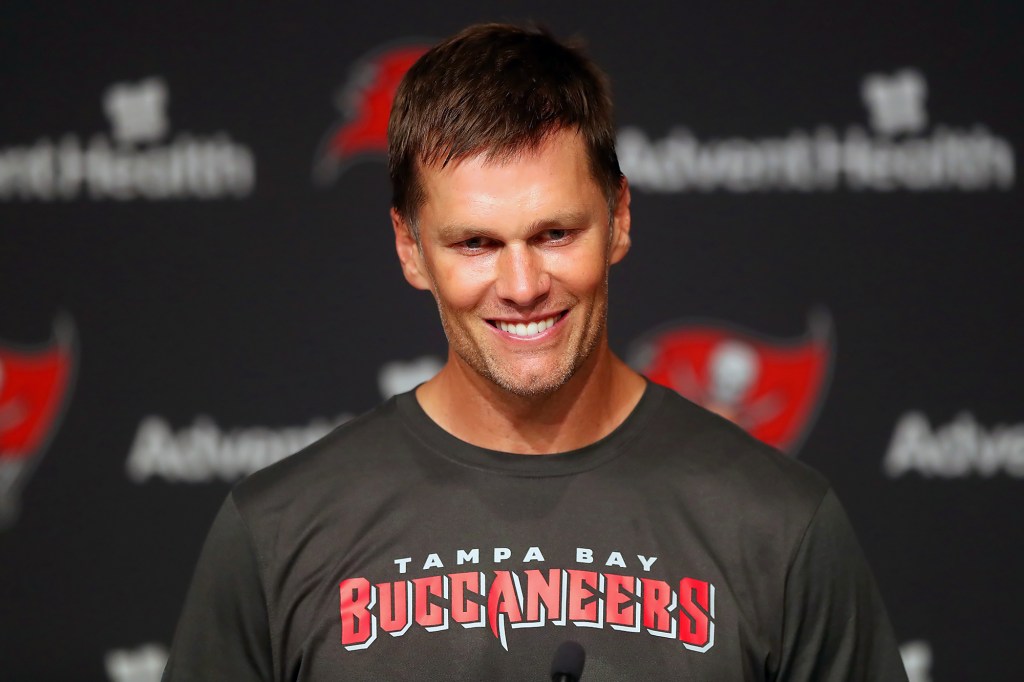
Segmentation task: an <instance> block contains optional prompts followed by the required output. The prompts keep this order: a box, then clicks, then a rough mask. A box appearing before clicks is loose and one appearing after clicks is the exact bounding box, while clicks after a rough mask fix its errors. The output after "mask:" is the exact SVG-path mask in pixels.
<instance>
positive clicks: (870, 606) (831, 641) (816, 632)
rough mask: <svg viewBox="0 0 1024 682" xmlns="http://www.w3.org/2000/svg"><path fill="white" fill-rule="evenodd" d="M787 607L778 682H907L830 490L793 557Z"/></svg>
mask: <svg viewBox="0 0 1024 682" xmlns="http://www.w3.org/2000/svg"><path fill="white" fill-rule="evenodd" d="M784 602H785V606H784V608H785V611H784V616H783V634H782V644H783V650H782V655H781V661H780V668H779V671H778V675H777V676H776V677H775V679H778V680H786V681H787V682H792V681H797V680H814V681H815V682H833V681H835V682H838V681H839V680H844V681H845V680H849V681H860V680H864V681H868V680H870V681H871V682H889V681H890V680H892V681H894V682H896V681H902V682H905V681H906V680H907V674H906V670H905V669H904V667H903V661H902V660H901V658H900V654H899V647H898V645H897V642H896V637H895V635H894V634H893V629H892V625H891V623H890V621H889V616H888V614H887V613H886V611H885V605H884V604H883V603H882V598H881V595H880V594H879V592H878V587H877V586H876V584H875V580H874V577H873V576H872V575H871V571H870V569H869V568H868V565H867V562H866V560H865V559H864V554H863V551H862V550H861V548H860V545H859V544H858V543H857V539H856V537H855V536H854V533H853V528H852V527H851V525H850V522H849V519H848V518H847V516H846V513H845V512H844V511H843V508H842V506H841V505H840V503H839V500H838V499H837V498H836V496H835V494H834V493H833V492H832V491H831V490H829V491H828V492H827V493H826V494H825V497H824V499H823V500H822V502H821V505H820V506H819V507H818V510H817V512H816V513H815V515H814V518H813V519H812V520H811V522H810V524H809V526H808V527H807V530H806V532H805V534H804V537H803V539H802V541H801V544H800V547H799V549H798V550H797V552H796V554H795V556H794V558H793V561H792V564H791V566H790V570H789V574H788V576H787V578H786V593H785V598H784Z"/></svg>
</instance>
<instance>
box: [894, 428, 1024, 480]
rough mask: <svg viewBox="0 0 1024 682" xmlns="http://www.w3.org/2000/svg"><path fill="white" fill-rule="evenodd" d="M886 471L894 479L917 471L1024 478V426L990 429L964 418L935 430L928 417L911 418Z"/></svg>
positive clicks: (901, 431)
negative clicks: (1003, 475) (1004, 475)
mask: <svg viewBox="0 0 1024 682" xmlns="http://www.w3.org/2000/svg"><path fill="white" fill-rule="evenodd" d="M882 466H883V469H884V471H885V473H886V474H887V475H888V476H889V477H891V478H898V477H899V476H903V475H904V474H907V473H909V472H911V471H916V472H917V473H918V474H920V475H922V476H925V477H933V476H935V477H942V478H964V477H967V476H972V475H978V476H982V477H985V478H989V477H992V476H995V475H997V474H999V473H1005V474H1007V475H1009V476H1013V477H1017V478H1020V477H1024V424H1018V425H1013V426H1005V425H998V426H995V427H993V428H991V429H986V428H985V427H983V426H981V425H980V424H979V423H978V422H977V421H976V420H975V419H974V417H973V416H972V415H971V414H970V413H968V412H963V413H961V414H959V415H957V417H956V418H955V419H954V420H953V421H952V422H951V423H949V424H947V425H945V426H940V427H936V428H932V426H931V424H930V423H929V422H928V418H927V417H926V416H925V415H924V414H923V413H921V412H909V413H907V414H906V415H904V416H903V418H902V419H900V421H899V423H897V425H896V430H895V431H894V433H893V437H892V441H891V442H890V444H889V449H888V451H887V452H886V455H885V460H884V462H883V465H882Z"/></svg>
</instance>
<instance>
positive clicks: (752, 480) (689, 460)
mask: <svg viewBox="0 0 1024 682" xmlns="http://www.w3.org/2000/svg"><path fill="white" fill-rule="evenodd" d="M653 388H654V390H656V391H659V392H663V393H664V395H663V396H662V399H661V406H660V409H659V411H658V413H657V415H656V417H655V418H654V419H652V420H651V421H650V423H649V425H648V432H647V433H646V434H645V441H646V444H645V446H644V449H645V451H650V452H652V453H654V454H653V455H651V456H653V457H656V458H657V459H658V461H659V465H660V466H659V468H663V467H667V468H668V469H670V470H671V471H672V473H671V474H670V476H669V479H670V480H675V481H678V482H679V484H680V485H685V486H687V487H694V488H699V489H700V490H701V491H702V496H708V497H713V496H716V497H719V498H721V499H733V500H742V501H743V503H744V504H746V505H748V506H754V507H756V506H758V505H765V506H769V507H776V508H777V507H779V506H780V505H787V506H791V507H795V508H799V509H800V513H802V514H807V513H813V511H814V509H816V508H817V506H818V505H819V504H820V503H821V501H822V499H823V498H824V496H825V493H826V492H827V491H828V489H829V483H828V481H827V480H826V479H825V477H824V476H822V475H821V474H820V473H819V472H817V471H816V470H814V469H812V468H811V467H810V466H808V465H806V464H804V463H802V462H800V461H798V460H796V459H794V458H793V457H792V456H791V455H787V454H784V453H782V452H780V451H779V450H777V449H776V448H774V447H772V446H770V445H767V444H766V443H763V442H762V441H760V440H758V439H756V438H754V437H753V436H751V435H750V434H749V433H747V432H746V431H745V430H744V429H742V428H741V427H739V426H737V425H736V424H735V423H733V422H731V421H729V420H728V419H726V418H724V417H722V416H720V415H718V414H715V413H713V412H711V411H709V410H707V409H705V408H703V407H701V406H699V405H696V404H694V403H692V402H690V401H689V400H687V399H686V398H684V397H682V396H680V395H679V394H677V393H675V392H674V391H671V390H669V389H667V388H663V387H660V386H655V387H653Z"/></svg>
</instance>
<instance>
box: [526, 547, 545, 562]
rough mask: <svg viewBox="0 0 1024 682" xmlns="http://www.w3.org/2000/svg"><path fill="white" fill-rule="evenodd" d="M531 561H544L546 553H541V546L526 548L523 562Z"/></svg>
mask: <svg viewBox="0 0 1024 682" xmlns="http://www.w3.org/2000/svg"><path fill="white" fill-rule="evenodd" d="M530 561H544V555H543V554H541V553H540V547H531V548H530V549H528V550H526V556H524V557H523V563H524V564H525V563H528V562H530Z"/></svg>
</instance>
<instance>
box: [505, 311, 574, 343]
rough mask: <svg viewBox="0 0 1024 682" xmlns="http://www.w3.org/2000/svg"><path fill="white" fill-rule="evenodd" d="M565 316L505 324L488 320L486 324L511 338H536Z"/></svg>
mask: <svg viewBox="0 0 1024 682" xmlns="http://www.w3.org/2000/svg"><path fill="white" fill-rule="evenodd" d="M564 316H565V311H563V312H560V313H556V314H554V315H552V316H550V317H545V318H544V319H543V320H534V321H532V322H506V321H505V320H488V323H489V324H490V325H491V326H493V327H497V328H498V329H500V330H501V331H503V332H505V333H507V334H511V335H512V336H520V337H524V338H529V337H531V336H537V335H538V334H541V333H543V332H545V331H547V330H548V329H550V328H551V327H553V326H554V325H555V323H556V322H558V321H559V320H561V319H562V318H563V317H564Z"/></svg>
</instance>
